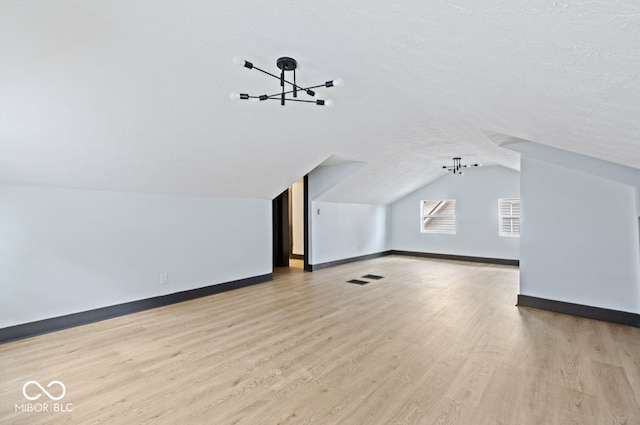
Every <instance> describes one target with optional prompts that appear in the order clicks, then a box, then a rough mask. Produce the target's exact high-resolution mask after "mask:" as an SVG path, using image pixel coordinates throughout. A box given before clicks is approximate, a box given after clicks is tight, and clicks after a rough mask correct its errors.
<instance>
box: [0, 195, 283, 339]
mask: <svg viewBox="0 0 640 425" xmlns="http://www.w3.org/2000/svg"><path fill="white" fill-rule="evenodd" d="M271 237H272V235H271V201H270V200H262V199H241V198H213V197H195V196H171V195H153V194H136V193H122V192H103V191H89V190H71V189H52V188H41V187H24V186H12V185H1V186H0V293H1V294H2V296H1V297H0V327H6V326H11V325H16V324H20V323H26V322H31V321H35V320H40V319H45V318H51V317H56V316H60V315H65V314H70V313H76V312H80V311H86V310H90V309H94V308H99V307H105V306H110V305H114V304H118V303H123V302H128V301H134V300H139V299H143V298H149V297H153V296H158V295H164V294H167V293H173V292H179V291H183V290H188V289H193V288H198V287H203V286H208V285H212V284H217V283H223V282H228V281H232V280H237V279H243V278H247V277H253V276H259V275H264V274H268V273H271V271H272V259H271ZM161 272H166V273H168V278H169V283H168V284H167V285H160V282H159V274H160V273H161Z"/></svg>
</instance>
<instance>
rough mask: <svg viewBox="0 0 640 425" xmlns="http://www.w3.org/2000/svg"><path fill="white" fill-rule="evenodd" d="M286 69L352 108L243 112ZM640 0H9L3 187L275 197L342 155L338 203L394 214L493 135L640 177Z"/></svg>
mask: <svg viewBox="0 0 640 425" xmlns="http://www.w3.org/2000/svg"><path fill="white" fill-rule="evenodd" d="M234 55H239V56H242V57H244V58H246V59H248V60H250V61H252V62H253V63H254V64H255V65H257V66H260V67H261V68H263V69H266V70H269V71H272V72H276V71H277V69H276V67H275V60H276V58H278V57H279V56H285V55H286V56H292V57H294V58H296V59H297V61H298V63H299V66H300V67H299V71H298V83H300V84H301V85H311V84H317V83H321V82H324V81H326V80H329V79H333V78H336V77H343V78H344V80H345V82H346V84H345V86H344V87H339V88H331V89H325V91H321V90H318V91H319V92H322V95H323V97H328V98H332V99H333V100H334V101H335V105H336V106H335V107H334V108H322V107H318V106H314V105H306V104H291V105H287V106H285V107H281V106H280V105H279V104H278V103H277V102H262V103H259V104H254V103H252V102H247V101H231V100H230V99H229V93H230V92H233V91H235V92H245V91H248V92H252V93H255V94H262V93H265V92H266V93H274V92H277V91H278V89H279V86H278V82H277V81H276V80H274V79H271V78H269V77H267V76H264V75H262V74H259V73H258V72H255V71H250V70H248V69H245V68H239V67H236V66H234V65H232V63H231V58H232V57H233V56H234ZM639 65H640V3H638V2H637V1H636V0H634V1H615V0H604V1H586V0H585V1H553V2H551V1H548V0H540V1H523V0H519V1H482V0H477V1H473V0H467V1H463V0H457V1H456V0H453V1H451V0H449V1H430V2H424V1H412V0H405V1H394V0H384V1H382V0H368V1H363V0H358V1H351V2H343V1H338V0H327V1H323V2H317V1H304V0H303V1H301V0H296V1H293V0H284V1H283V0H279V1H278V2H267V1H257V0H248V1H244V2H236V1H229V0H217V1H194V0H186V1H182V2H176V1H173V0H160V1H158V0H154V1H151V0H148V1H142V0H137V1H136V0H109V1H107V0H99V1H98V0H77V1H70V0H67V1H63V0H2V1H1V2H0V183H16V184H34V185H49V186H62V187H75V188H91V189H102V190H121V191H141V192H167V193H186V194H207V195H219V196H246V197H259V198H272V197H274V196H276V195H277V194H278V193H280V192H281V191H282V190H283V189H284V188H285V187H287V186H288V185H290V184H292V183H293V182H294V181H296V180H297V179H298V178H300V177H301V176H302V175H304V174H306V173H307V172H309V171H310V170H311V169H313V168H314V167H316V166H317V165H318V164H320V163H322V162H323V161H324V160H325V159H327V158H329V157H331V158H334V160H335V158H342V159H348V160H350V161H358V162H364V163H366V165H365V166H364V167H362V168H361V169H360V170H359V171H357V172H356V173H354V174H352V175H351V176H349V177H348V178H347V179H345V180H344V181H342V182H341V183H339V184H338V185H337V186H335V187H334V188H332V189H331V190H329V191H328V192H326V193H325V194H323V195H322V198H323V200H328V201H342V202H370V203H387V202H391V201H393V200H395V199H398V198H399V197H401V196H403V195H404V194H407V193H409V192H411V191H412V190H415V189H417V188H418V187H420V186H421V185H423V184H425V183H427V182H429V181H431V180H432V179H434V178H437V176H439V175H440V174H439V173H440V172H441V170H440V168H441V166H442V165H447V164H449V163H450V162H451V157H453V156H462V157H463V160H464V162H467V161H468V162H482V163H484V164H487V165H502V166H505V167H510V168H516V169H517V168H518V164H519V159H518V154H517V153H515V152H512V151H510V150H507V149H504V148H501V147H500V146H498V145H497V144H495V143H493V142H491V141H490V139H489V138H488V137H487V136H486V134H489V133H487V132H496V133H501V134H508V135H513V136H516V137H519V138H523V139H527V140H532V141H535V142H538V143H542V144H546V145H550V146H554V147H557V148H561V149H565V150H569V151H573V152H577V153H581V154H585V155H591V156H595V157H599V158H602V159H605V160H608V161H612V162H617V163H620V164H623V165H627V166H630V167H635V168H640V141H639V140H638V135H639V134H640V120H639V119H638V115H639V114H638V112H639V110H640V76H639V73H640V71H639V69H640V66H639Z"/></svg>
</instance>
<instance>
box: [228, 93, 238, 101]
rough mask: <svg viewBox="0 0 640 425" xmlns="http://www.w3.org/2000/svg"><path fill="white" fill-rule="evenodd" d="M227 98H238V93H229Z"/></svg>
mask: <svg viewBox="0 0 640 425" xmlns="http://www.w3.org/2000/svg"><path fill="white" fill-rule="evenodd" d="M229 98H231V100H238V99H240V93H231V94H230V95H229Z"/></svg>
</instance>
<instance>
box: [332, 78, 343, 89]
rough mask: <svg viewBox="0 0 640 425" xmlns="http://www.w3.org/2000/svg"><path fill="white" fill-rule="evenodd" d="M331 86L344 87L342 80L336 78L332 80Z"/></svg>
mask: <svg viewBox="0 0 640 425" xmlns="http://www.w3.org/2000/svg"><path fill="white" fill-rule="evenodd" d="M333 85H334V86H336V87H342V86H344V80H343V79H342V78H336V79H335V80H333Z"/></svg>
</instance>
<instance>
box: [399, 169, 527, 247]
mask: <svg viewBox="0 0 640 425" xmlns="http://www.w3.org/2000/svg"><path fill="white" fill-rule="evenodd" d="M519 197H520V178H519V173H518V172H517V171H513V170H510V169H507V168H503V167H480V168H473V169H469V170H467V171H465V174H464V175H462V176H460V175H453V174H445V175H444V176H443V177H441V178H439V179H438V180H435V181H434V182H432V183H430V184H428V185H426V186H424V187H422V188H420V189H418V190H417V191H415V192H413V193H411V194H410V195H408V196H406V197H404V198H403V199H400V200H399V201H397V202H395V203H394V204H393V205H392V207H391V248H392V249H394V250H398V251H413V252H421V253H435V254H449V255H461V256H472V257H485V258H498V259H510V260H517V259H518V258H519V245H520V244H519V238H514V237H501V236H499V234H498V199H499V198H519ZM438 199H455V200H456V234H455V235H449V234H446V235H445V234H434V233H421V231H420V227H421V215H420V201H422V200H438Z"/></svg>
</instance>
